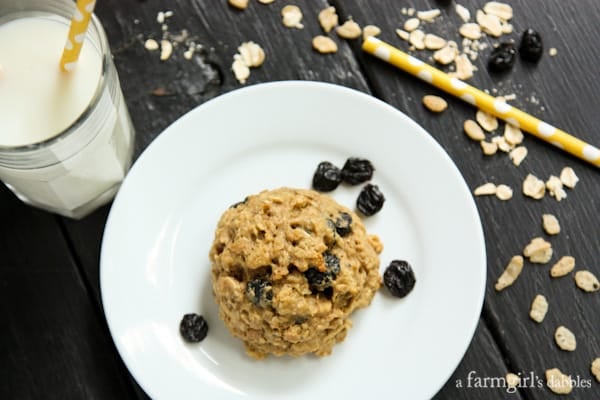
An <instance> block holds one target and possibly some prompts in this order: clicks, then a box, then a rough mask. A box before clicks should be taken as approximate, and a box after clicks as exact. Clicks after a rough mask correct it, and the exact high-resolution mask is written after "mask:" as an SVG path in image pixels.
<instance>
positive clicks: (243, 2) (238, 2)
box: [229, 0, 248, 10]
mask: <svg viewBox="0 0 600 400" xmlns="http://www.w3.org/2000/svg"><path fill="white" fill-rule="evenodd" d="M229 5H230V6H232V7H235V8H237V9H238V10H245V9H246V8H247V7H248V0H229Z"/></svg>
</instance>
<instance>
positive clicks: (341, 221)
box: [335, 212, 352, 237]
mask: <svg viewBox="0 0 600 400" xmlns="http://www.w3.org/2000/svg"><path fill="white" fill-rule="evenodd" d="M335 231H336V232H337V233H338V235H340V236H341V237H344V236H347V235H348V234H350V232H352V216H351V215H350V214H348V213H347V212H343V213H340V215H339V216H338V217H337V218H336V219H335Z"/></svg>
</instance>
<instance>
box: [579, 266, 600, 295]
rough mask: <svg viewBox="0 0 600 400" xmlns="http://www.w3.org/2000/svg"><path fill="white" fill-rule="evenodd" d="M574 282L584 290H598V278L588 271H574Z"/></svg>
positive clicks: (599, 283) (599, 287)
mask: <svg viewBox="0 0 600 400" xmlns="http://www.w3.org/2000/svg"><path fill="white" fill-rule="evenodd" d="M575 284H576V285H577V287H579V289H581V290H583V291H584V292H596V291H598V290H600V282H598V278H596V276H595V275H594V274H592V273H591V272H590V271H585V270H584V271H577V272H576V273H575Z"/></svg>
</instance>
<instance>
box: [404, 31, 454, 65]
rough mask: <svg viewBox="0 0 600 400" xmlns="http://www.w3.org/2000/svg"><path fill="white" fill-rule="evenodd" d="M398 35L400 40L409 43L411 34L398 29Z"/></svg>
mask: <svg viewBox="0 0 600 400" xmlns="http://www.w3.org/2000/svg"><path fill="white" fill-rule="evenodd" d="M396 35H398V36H399V37H400V39H402V40H406V41H407V42H408V39H409V38H410V33H408V32H406V31H403V30H402V29H396ZM453 59H454V58H453Z"/></svg>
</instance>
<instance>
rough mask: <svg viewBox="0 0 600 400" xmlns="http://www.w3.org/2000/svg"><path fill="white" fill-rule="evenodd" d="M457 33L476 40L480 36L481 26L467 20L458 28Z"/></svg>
mask: <svg viewBox="0 0 600 400" xmlns="http://www.w3.org/2000/svg"><path fill="white" fill-rule="evenodd" d="M458 33H460V35H461V36H463V37H466V38H468V39H471V40H478V39H479V38H481V27H480V26H479V25H477V24H476V23H474V22H468V23H466V24H463V25H462V26H461V27H460V28H459V29H458Z"/></svg>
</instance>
